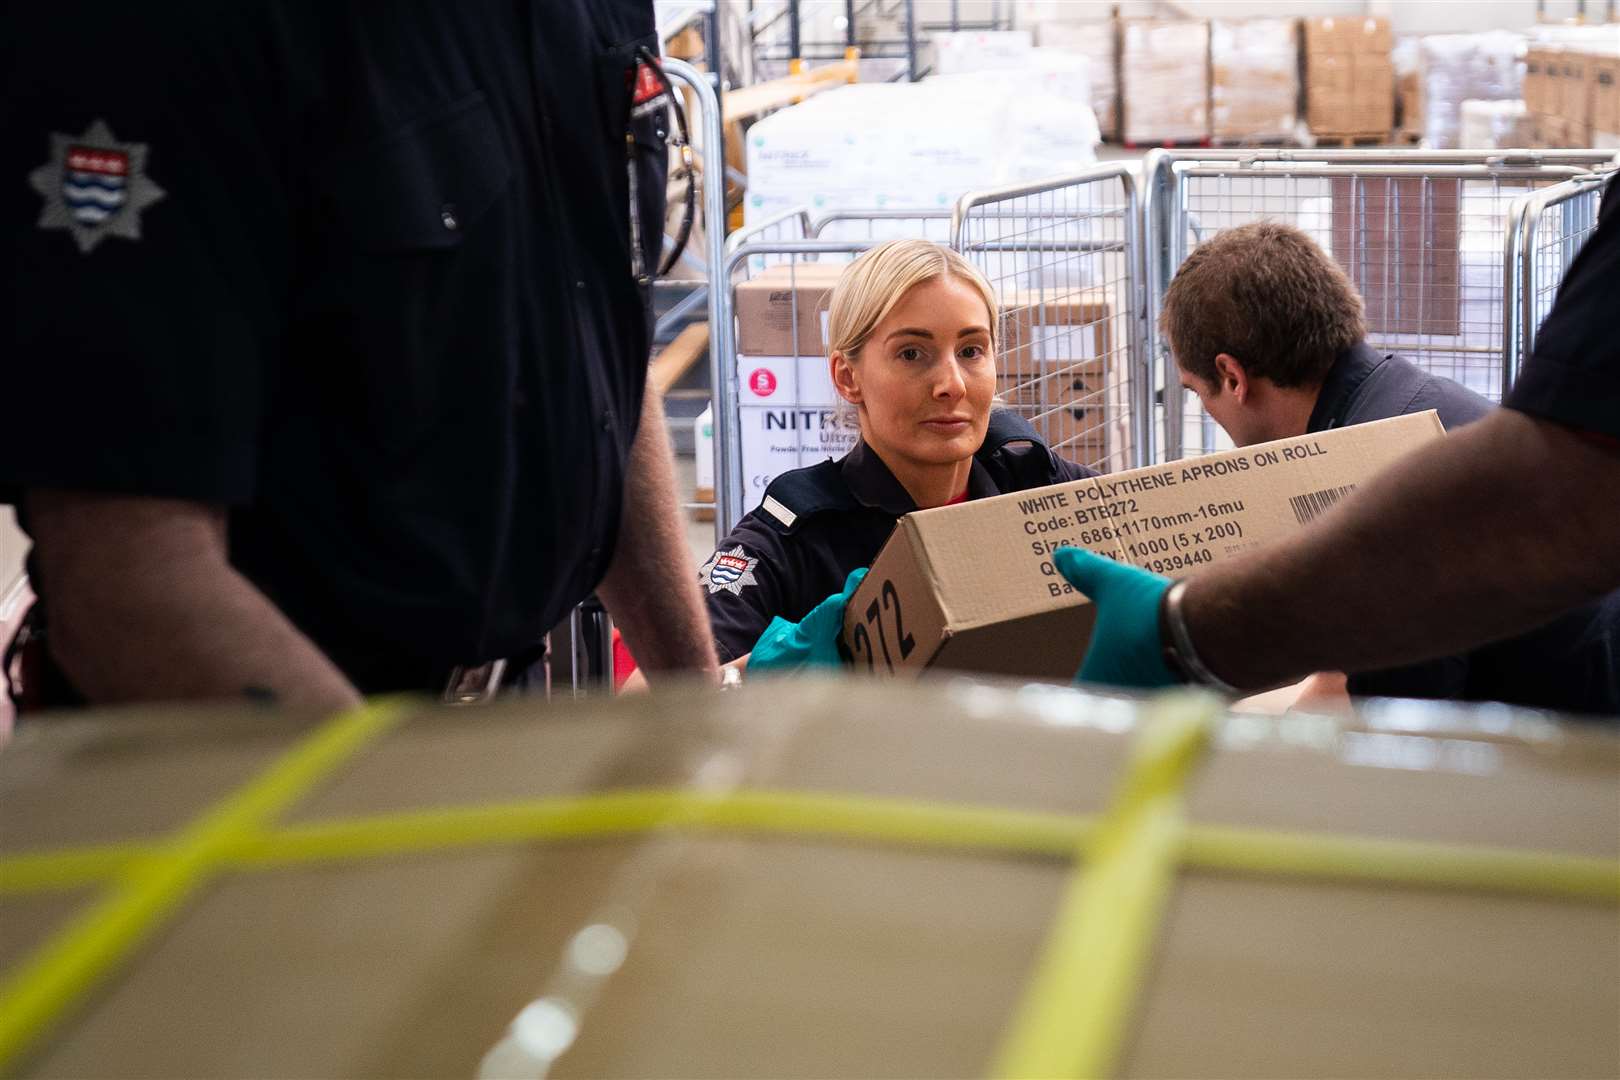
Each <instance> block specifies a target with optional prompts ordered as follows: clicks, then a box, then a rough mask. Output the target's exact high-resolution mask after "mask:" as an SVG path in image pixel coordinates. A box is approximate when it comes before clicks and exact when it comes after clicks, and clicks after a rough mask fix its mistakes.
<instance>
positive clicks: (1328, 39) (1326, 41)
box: [1302, 15, 1395, 62]
mask: <svg viewBox="0 0 1620 1080" xmlns="http://www.w3.org/2000/svg"><path fill="white" fill-rule="evenodd" d="M1302 25H1303V27H1304V35H1305V54H1306V59H1307V62H1308V61H1309V60H1311V59H1314V58H1315V57H1317V56H1321V55H1323V54H1326V53H1383V54H1385V55H1388V53H1389V51H1390V50H1391V49H1392V48H1394V47H1395V37H1394V35H1393V34H1392V33H1391V32H1390V29H1389V20H1388V19H1386V18H1383V17H1382V16H1377V17H1372V18H1358V17H1355V16H1338V15H1329V16H1321V17H1316V18H1310V19H1305V20H1303V24H1302Z"/></svg>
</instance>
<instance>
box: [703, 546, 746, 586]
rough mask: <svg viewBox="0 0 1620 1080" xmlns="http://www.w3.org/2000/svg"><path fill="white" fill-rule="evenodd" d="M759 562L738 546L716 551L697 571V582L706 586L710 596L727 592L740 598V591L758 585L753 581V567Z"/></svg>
mask: <svg viewBox="0 0 1620 1080" xmlns="http://www.w3.org/2000/svg"><path fill="white" fill-rule="evenodd" d="M758 565H759V560H758V559H756V558H754V557H753V556H751V555H749V554H748V553H747V552H746V551H744V550H743V549H742V545H741V544H738V545H737V546H736V547H734V548H732V549H731V550H730V551H716V552H715V553H714V554H713V555H712V556H710V557H709V561H708V562H706V563H704V564H703V569H702V570H700V571H698V573H699V574H700V575H701V576H700V577H699V579H698V580H699V582H700V583H701V584H703V585H706V586H708V588H709V592H710V594H711V595H712V594H714V593H717V592H728V593H730V594H731V595H733V596H741V595H742V591H743V589H744V588H746V587H747V586H749V585H758V584H759V582H758V581H756V580H754V567H756V566H758Z"/></svg>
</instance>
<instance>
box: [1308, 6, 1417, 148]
mask: <svg viewBox="0 0 1620 1080" xmlns="http://www.w3.org/2000/svg"><path fill="white" fill-rule="evenodd" d="M1302 26H1303V38H1304V42H1305V50H1304V64H1305V114H1306V123H1307V124H1308V125H1309V126H1310V129H1311V131H1312V132H1313V133H1314V134H1318V135H1376V134H1380V133H1387V132H1389V131H1390V130H1391V129H1392V128H1393V127H1394V123H1395V67H1394V64H1393V62H1392V61H1391V59H1390V49H1391V48H1392V47H1393V44H1394V39H1393V37H1392V36H1391V34H1390V30H1389V22H1388V20H1387V19H1383V18H1365V19H1357V18H1343V17H1325V18H1311V19H1305V20H1304V21H1303V23H1302Z"/></svg>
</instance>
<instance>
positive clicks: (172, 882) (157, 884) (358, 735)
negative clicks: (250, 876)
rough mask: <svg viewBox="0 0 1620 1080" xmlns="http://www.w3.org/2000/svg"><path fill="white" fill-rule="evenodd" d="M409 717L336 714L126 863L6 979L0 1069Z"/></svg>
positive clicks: (379, 708) (377, 709) (0, 1003)
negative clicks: (238, 851)
mask: <svg viewBox="0 0 1620 1080" xmlns="http://www.w3.org/2000/svg"><path fill="white" fill-rule="evenodd" d="M403 715H404V710H403V706H402V705H401V704H398V703H378V704H372V705H367V706H364V707H362V708H359V709H356V710H354V711H352V712H348V713H344V714H342V715H340V716H337V717H334V718H333V719H331V720H329V721H327V722H326V723H324V724H322V725H321V726H320V727H318V728H317V729H316V730H315V731H314V732H312V733H311V734H310V735H309V736H308V737H306V738H305V739H304V740H302V741H301V742H299V743H298V744H297V745H296V746H294V747H293V748H292V749H291V750H290V751H288V752H287V753H286V754H285V755H284V756H283V757H282V758H280V759H279V760H278V761H277V762H276V764H275V765H274V766H272V767H271V768H270V769H269V770H268V771H266V772H264V773H262V774H261V775H260V776H259V777H258V778H257V779H255V780H253V781H252V782H251V783H249V784H247V785H246V786H245V787H243V788H241V789H240V790H238V791H237V792H235V793H234V794H232V795H230V796H228V797H227V798H226V799H224V800H223V801H221V802H220V803H218V804H216V805H215V806H214V807H213V808H211V809H210V810H208V811H207V812H206V813H204V814H203V815H202V816H201V817H200V818H198V819H197V820H196V821H195V822H194V823H192V824H191V825H189V826H187V827H186V828H185V829H184V830H183V831H181V832H180V833H179V835H178V836H176V837H175V839H174V840H173V841H172V842H171V843H169V844H167V845H164V846H161V847H158V848H155V849H153V850H151V851H150V852H149V853H148V854H146V855H143V856H141V857H139V858H137V859H134V860H133V861H130V862H128V863H127V864H126V865H125V867H124V870H123V872H122V873H121V874H120V876H119V878H118V880H117V883H116V884H115V885H114V887H113V889H112V891H111V892H110V893H109V894H108V895H107V896H105V897H104V898H102V899H101V900H99V901H98V902H97V903H95V904H93V905H91V907H90V908H89V910H88V911H86V912H84V913H83V914H82V915H80V916H79V917H78V918H76V919H74V920H73V921H71V922H70V923H69V924H68V925H67V926H66V927H64V928H63V929H62V930H61V931H59V932H58V933H57V934H55V935H54V936H53V937H51V938H50V939H49V940H48V941H46V942H45V943H44V944H43V945H42V946H40V948H39V949H38V950H36V951H35V952H34V953H33V954H32V955H31V956H30V957H29V958H28V959H27V960H25V961H24V962H23V963H22V964H21V965H19V966H18V967H17V968H16V969H15V970H14V971H13V973H12V974H11V976H10V977H9V978H8V979H7V980H6V981H5V983H4V984H3V985H0V1068H5V1067H6V1066H7V1065H9V1064H10V1063H11V1062H12V1061H13V1060H14V1059H15V1058H16V1057H17V1056H18V1055H19V1054H21V1053H22V1052H23V1051H24V1050H26V1049H27V1048H28V1047H29V1046H30V1045H32V1044H33V1042H34V1041H35V1040H36V1039H38V1038H39V1037H40V1036H41V1035H42V1034H44V1033H45V1031H46V1030H47V1029H48V1028H49V1027H50V1025H51V1024H52V1023H54V1022H55V1021H56V1020H57V1019H58V1018H59V1017H60V1016H61V1015H62V1013H64V1012H65V1011H67V1010H68V1009H69V1008H71V1007H72V1006H73V1005H74V1004H75V1003H76V1002H77V1001H78V1000H79V998H81V997H82V996H83V995H84V994H85V993H86V992H88V991H89V990H90V989H91V988H92V987H93V986H94V985H95V984H96V982H97V981H98V980H99V979H101V978H102V977H104V976H105V975H106V974H108V973H109V972H110V971H111V970H112V968H113V967H114V966H115V965H116V964H117V963H118V962H119V961H120V960H122V959H123V958H124V957H126V956H128V955H129V953H130V952H132V951H133V950H134V949H135V948H136V947H137V946H138V945H140V943H141V942H142V941H144V940H145V939H146V938H147V937H148V936H149V935H150V934H151V933H152V932H153V931H154V930H156V929H157V927H158V926H160V925H161V924H162V922H163V921H164V919H166V918H168V917H169V916H171V915H172V914H173V913H174V912H175V911H176V910H177V909H178V908H179V906H180V905H181V904H182V903H183V902H184V901H185V900H186V898H187V897H189V896H190V895H191V894H192V893H193V892H194V891H195V890H196V889H197V888H198V887H199V886H201V885H202V884H203V883H204V882H206V881H207V880H208V879H209V878H210V877H211V876H213V875H214V874H215V873H217V872H218V869H219V862H220V859H221V856H222V855H223V854H224V853H226V852H228V851H230V850H232V849H233V848H235V847H237V846H239V845H240V843H241V842H242V840H243V838H244V837H246V836H250V835H252V834H253V833H255V832H256V831H258V830H259V829H261V828H263V827H264V826H265V825H266V824H268V823H269V822H270V820H271V819H272V818H273V817H275V816H276V815H278V814H280V813H281V812H283V811H284V810H285V809H286V808H287V807H289V806H290V805H292V804H293V803H294V802H296V801H297V800H299V799H300V798H302V797H303V796H304V795H305V794H306V793H307V792H309V791H310V790H311V789H312V788H313V787H314V786H315V785H316V784H318V783H319V782H320V781H321V780H322V779H324V778H325V777H327V776H328V775H330V774H331V773H332V772H333V771H334V770H336V769H337V768H338V767H340V766H341V765H342V764H343V763H344V762H345V761H347V760H348V759H349V758H350V757H351V756H353V755H354V754H355V753H356V752H357V751H359V750H360V749H361V748H363V747H364V746H365V745H366V744H368V743H370V742H371V741H372V740H374V739H376V738H378V737H379V736H381V735H382V734H383V733H384V732H386V731H387V730H388V729H389V728H390V727H392V726H393V725H394V724H395V723H397V722H398V721H399V719H400V718H401V717H402V716H403Z"/></svg>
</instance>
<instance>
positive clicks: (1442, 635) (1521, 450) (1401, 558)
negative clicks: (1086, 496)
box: [1184, 409, 1620, 687]
mask: <svg viewBox="0 0 1620 1080" xmlns="http://www.w3.org/2000/svg"><path fill="white" fill-rule="evenodd" d="M1616 586H1620V452H1616V451H1615V450H1613V449H1612V448H1608V447H1603V446H1599V445H1598V444H1596V443H1593V442H1591V441H1589V440H1587V439H1584V438H1582V437H1581V436H1579V435H1578V434H1576V433H1574V432H1572V431H1570V430H1569V429H1567V428H1564V427H1561V426H1560V425H1557V424H1552V423H1548V422H1546V421H1542V420H1537V419H1535V418H1533V417H1530V416H1527V415H1525V414H1523V413H1520V412H1516V411H1514V410H1512V409H1500V410H1498V411H1497V412H1495V413H1493V414H1492V415H1491V416H1489V417H1487V418H1486V419H1484V420H1481V421H1479V422H1478V423H1475V424H1472V425H1469V426H1468V427H1466V428H1463V429H1462V430H1460V431H1458V432H1457V433H1456V434H1455V435H1452V436H1449V437H1448V438H1447V439H1446V440H1445V441H1444V442H1443V443H1441V444H1440V445H1439V446H1437V447H1436V448H1435V449H1433V450H1426V451H1425V452H1423V453H1420V454H1417V455H1414V456H1413V457H1411V458H1410V459H1408V460H1406V461H1403V462H1400V463H1398V464H1396V465H1394V466H1392V467H1391V468H1390V469H1389V470H1387V471H1386V472H1384V473H1383V474H1382V475H1380V476H1379V477H1378V478H1377V479H1376V480H1374V481H1373V482H1372V483H1369V484H1367V485H1366V486H1365V487H1364V488H1363V489H1362V491H1361V492H1360V493H1358V495H1357V497H1356V498H1354V499H1352V500H1349V501H1348V502H1347V503H1346V504H1345V505H1344V506H1343V507H1341V508H1340V509H1339V510H1337V511H1335V512H1334V513H1333V514H1332V515H1330V516H1329V517H1328V518H1326V519H1324V520H1323V521H1321V522H1319V523H1318V525H1317V526H1316V527H1313V528H1311V529H1309V530H1307V531H1306V532H1305V533H1304V534H1303V535H1302V536H1301V537H1300V538H1299V540H1298V541H1297V542H1295V543H1291V544H1285V545H1281V546H1277V547H1272V548H1269V549H1267V550H1265V551H1264V552H1260V553H1257V554H1256V555H1254V556H1251V557H1248V558H1245V559H1241V560H1237V561H1234V562H1231V563H1227V564H1224V565H1218V566H1213V567H1210V568H1209V569H1208V570H1206V571H1205V572H1203V573H1201V574H1199V575H1198V576H1196V577H1194V578H1193V579H1191V581H1190V582H1189V584H1188V586H1187V591H1186V596H1185V599H1184V611H1185V614H1186V618H1187V624H1188V627H1189V629H1190V631H1191V634H1192V637H1193V641H1194V643H1195V645H1196V646H1197V648H1198V651H1199V654H1200V655H1201V656H1202V657H1203V659H1204V661H1205V662H1206V663H1207V664H1208V665H1209V666H1210V668H1211V669H1212V670H1213V671H1214V672H1215V673H1216V674H1217V675H1220V676H1221V677H1222V678H1224V679H1226V680H1227V681H1229V682H1231V683H1232V684H1233V685H1236V686H1242V687H1262V686H1269V685H1275V684H1277V683H1279V682H1282V681H1283V680H1285V679H1290V678H1297V677H1299V676H1300V675H1303V674H1305V673H1307V672H1311V671H1316V670H1328V669H1337V670H1348V671H1361V670H1368V669H1372V668H1380V667H1388V666H1393V665H1395V664H1400V663H1406V662H1410V661H1418V660H1424V659H1429V658H1432V657H1436V656H1443V655H1447V654H1450V653H1454V652H1459V651H1462V650H1464V649H1467V648H1471V647H1473V646H1475V645H1479V644H1483V643H1484V642H1487V641H1492V640H1495V639H1497V638H1501V637H1506V636H1508V635H1510V634H1514V633H1518V632H1520V631H1524V630H1529V629H1531V628H1532V627H1535V626H1537V625H1540V624H1541V623H1543V622H1546V621H1547V620H1548V619H1550V618H1552V617H1553V616H1555V615H1557V614H1559V613H1560V612H1563V611H1565V610H1567V609H1569V608H1571V607H1574V606H1576V605H1578V604H1580V603H1583V602H1585V601H1588V600H1591V599H1593V598H1595V597H1597V596H1599V595H1601V594H1602V593H1603V592H1605V591H1607V590H1609V589H1613V588H1615V587H1616Z"/></svg>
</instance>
